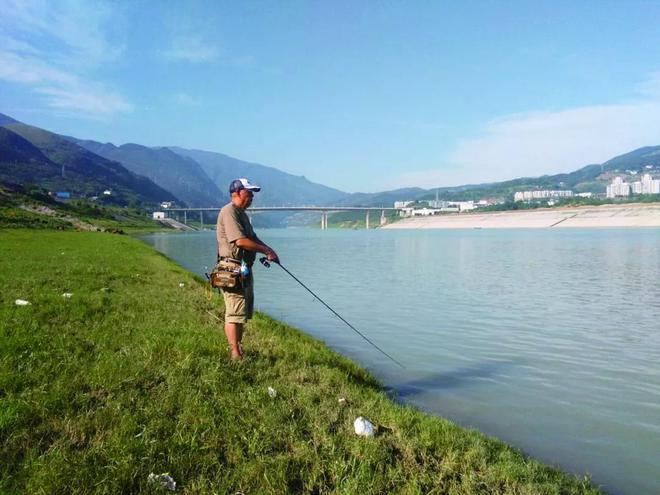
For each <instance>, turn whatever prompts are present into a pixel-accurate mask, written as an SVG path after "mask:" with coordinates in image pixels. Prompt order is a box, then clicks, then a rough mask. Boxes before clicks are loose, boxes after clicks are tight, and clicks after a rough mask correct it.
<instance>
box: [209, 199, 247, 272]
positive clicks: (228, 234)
mask: <svg viewBox="0 0 660 495" xmlns="http://www.w3.org/2000/svg"><path fill="white" fill-rule="evenodd" d="M216 237H217V239H218V254H219V255H220V256H224V257H228V258H234V259H237V260H244V261H245V262H246V263H247V264H249V265H251V264H252V263H254V260H255V258H256V257H257V253H255V252H254V251H247V250H245V249H241V248H239V247H238V246H237V245H236V241H237V240H238V239H241V238H244V237H246V238H248V239H252V240H253V241H256V240H257V236H256V234H255V233H254V229H253V228H252V224H251V223H250V219H249V218H248V216H247V213H245V210H244V209H242V208H237V207H236V206H234V204H233V203H229V204H226V205H225V206H223V207H222V209H221V210H220V214H219V215H218V225H217V230H216Z"/></svg>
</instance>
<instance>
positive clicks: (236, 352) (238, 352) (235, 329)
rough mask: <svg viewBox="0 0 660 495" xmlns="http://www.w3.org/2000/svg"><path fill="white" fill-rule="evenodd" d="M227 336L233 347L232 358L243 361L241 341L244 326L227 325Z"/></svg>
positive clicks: (238, 324) (236, 324)
mask: <svg viewBox="0 0 660 495" xmlns="http://www.w3.org/2000/svg"><path fill="white" fill-rule="evenodd" d="M225 335H226V336H227V342H229V347H231V358H232V359H242V358H243V350H242V349H241V340H242V339H243V324H242V323H225Z"/></svg>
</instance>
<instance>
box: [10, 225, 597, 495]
mask: <svg viewBox="0 0 660 495" xmlns="http://www.w3.org/2000/svg"><path fill="white" fill-rule="evenodd" d="M0 282H1V283H2V287H3V290H2V292H0V492H1V493H39V494H58V493H108V494H116V493H135V492H144V493H164V489H163V488H161V487H160V486H154V485H152V484H148V483H147V477H148V475H149V473H152V472H154V473H164V472H169V473H170V474H171V475H172V476H173V478H174V479H175V480H176V481H177V492H180V493H236V492H238V491H240V492H243V493H274V494H275V493H276V494H281V493H347V494H370V493H410V494H413V493H445V494H487V493H497V494H503V493H510V494H573V493H598V492H597V490H595V489H594V488H592V487H590V484H589V482H588V480H582V479H576V478H573V477H571V476H568V475H565V474H563V473H561V472H559V471H557V470H555V469H552V468H549V467H547V466H544V465H542V464H540V463H538V462H536V461H534V460H530V459H528V458H525V457H523V456H522V455H521V454H520V453H518V452H516V451H514V450H512V449H511V448H509V447H507V446H506V445H504V444H503V443H501V442H499V441H497V440H494V439H490V438H487V437H485V436H483V435H481V434H480V433H478V432H476V431H471V430H466V429H463V428H460V427H458V426H456V425H454V424H453V423H451V422H448V421H445V420H443V419H441V418H437V417H432V416H430V415H427V414H424V413H422V412H420V411H417V410H416V409H414V408H412V407H405V406H402V405H399V404H396V403H394V402H392V401H391V400H390V399H389V398H388V396H387V395H386V394H385V392H384V391H383V389H382V388H381V386H380V385H379V384H378V383H377V382H376V381H375V380H374V379H373V378H372V377H371V376H370V375H369V374H368V373H367V372H366V371H364V370H363V369H361V368H359V367H358V366H356V365H355V364H353V363H352V362H350V361H349V360H347V359H345V358H343V357H341V356H339V355H337V354H336V353H334V352H332V351H331V350H329V349H328V348H327V347H325V346H324V345H323V344H322V343H320V342H318V341H316V340H314V339H312V338H310V337H308V336H306V335H304V334H302V333H300V332H299V331H297V330H295V329H293V328H290V327H288V326H286V325H283V324H281V323H279V322H277V321H275V320H273V319H270V318H268V317H267V316H265V315H263V314H258V315H257V316H256V318H255V319H254V320H253V322H252V323H251V324H250V326H249V329H248V331H247V333H246V338H245V347H246V352H247V356H248V359H247V360H246V361H245V362H242V363H238V364H231V363H230V362H229V361H228V359H227V349H226V343H225V339H224V335H223V333H222V330H221V323H220V322H219V321H218V320H217V315H218V314H221V299H220V297H219V296H218V295H214V296H213V297H212V298H211V299H208V298H207V294H206V293H205V290H204V284H203V283H202V281H201V280H199V279H198V278H196V277H194V276H193V275H191V274H190V273H189V272H186V271H184V270H183V269H182V268H180V267H178V266H177V265H175V264H174V263H172V262H171V261H169V260H168V259H166V258H165V257H163V256H161V255H159V254H156V253H155V252H154V251H152V250H151V249H150V248H148V247H147V246H146V245H143V244H142V243H140V242H139V241H137V240H134V239H132V238H130V237H127V236H117V235H111V234H107V233H83V232H54V231H46V230H40V231H36V230H33V231H27V230H16V229H14V230H4V231H1V230H0ZM180 283H183V284H184V287H180V286H179V284H180ZM64 292H70V293H72V294H73V296H72V297H71V298H70V299H66V298H63V297H62V293H64ZM19 298H20V299H26V300H28V301H30V303H31V305H29V306H16V305H15V304H14V301H15V299H19ZM268 386H272V387H274V388H275V389H276V390H277V391H278V396H277V398H275V399H271V398H270V397H269V396H268V394H267V387H268ZM339 397H346V398H347V399H348V401H349V402H348V404H347V405H341V404H339V403H338V398H339ZM359 415H362V416H365V417H367V418H369V419H370V420H371V421H372V422H374V423H375V424H376V425H378V426H379V432H380V433H379V434H378V435H377V436H376V437H374V438H369V439H365V438H360V437H357V436H356V435H355V434H354V432H353V421H354V419H355V418H356V417H357V416H359Z"/></svg>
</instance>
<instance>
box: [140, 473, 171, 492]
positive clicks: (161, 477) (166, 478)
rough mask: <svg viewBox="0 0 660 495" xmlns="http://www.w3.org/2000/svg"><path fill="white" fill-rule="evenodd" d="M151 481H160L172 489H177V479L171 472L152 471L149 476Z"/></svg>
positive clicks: (148, 479)
mask: <svg viewBox="0 0 660 495" xmlns="http://www.w3.org/2000/svg"><path fill="white" fill-rule="evenodd" d="M147 481H148V482H149V483H160V484H161V485H162V486H164V487H165V488H167V489H168V490H170V491H175V490H176V481H174V478H172V477H171V476H170V473H163V474H154V473H151V474H150V475H149V477H148V478H147Z"/></svg>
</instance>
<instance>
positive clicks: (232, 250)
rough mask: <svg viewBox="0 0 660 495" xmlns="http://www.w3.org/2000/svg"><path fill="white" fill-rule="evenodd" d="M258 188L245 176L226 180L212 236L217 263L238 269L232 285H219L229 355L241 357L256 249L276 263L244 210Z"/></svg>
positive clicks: (251, 301)
mask: <svg viewBox="0 0 660 495" xmlns="http://www.w3.org/2000/svg"><path fill="white" fill-rule="evenodd" d="M259 191H261V188H260V187H259V186H257V185H255V184H251V183H250V182H249V181H248V180H247V179H245V178H241V179H235V180H233V181H232V182H231V184H229V194H230V195H231V201H230V202H229V203H228V204H226V205H225V206H224V207H223V208H222V209H221V210H220V214H219V215H218V223H217V232H216V237H217V239H218V264H219V266H220V267H221V268H224V269H226V270H228V271H232V272H238V273H240V275H241V277H240V280H241V282H240V283H239V284H238V285H237V286H236V287H223V288H222V295H223V297H224V300H225V335H226V336H227V342H228V343H229V346H230V347H231V358H232V359H234V360H240V359H242V358H243V348H242V347H241V341H242V339H243V330H244V325H245V324H246V323H247V320H249V319H250V318H252V313H253V309H254V279H253V276H252V265H253V264H254V260H255V258H256V256H257V253H263V254H265V255H266V257H267V258H268V260H269V261H274V262H275V263H279V258H278V256H277V254H276V253H275V251H274V250H273V249H271V248H270V247H269V246H268V245H267V244H266V243H265V242H263V241H262V240H261V239H259V237H257V234H255V233H254V229H253V228H252V224H251V223H250V219H249V218H248V216H247V213H245V210H247V209H248V208H249V207H250V205H251V204H252V198H253V197H254V193H257V192H259Z"/></svg>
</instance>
